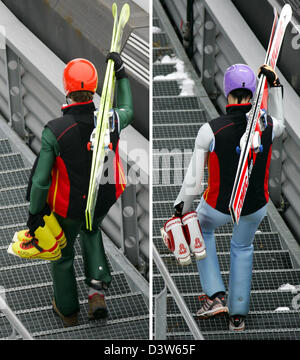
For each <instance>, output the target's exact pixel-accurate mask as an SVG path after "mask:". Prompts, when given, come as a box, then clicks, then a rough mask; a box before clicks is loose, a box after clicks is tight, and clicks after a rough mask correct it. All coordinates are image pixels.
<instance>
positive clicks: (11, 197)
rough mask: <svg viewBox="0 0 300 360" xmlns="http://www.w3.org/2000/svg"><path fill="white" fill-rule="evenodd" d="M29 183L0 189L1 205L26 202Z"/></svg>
mask: <svg viewBox="0 0 300 360" xmlns="http://www.w3.org/2000/svg"><path fill="white" fill-rule="evenodd" d="M26 192H27V185H21V186H14V187H9V188H2V189H0V207H5V206H9V205H14V204H16V203H20V201H24V202H26Z"/></svg>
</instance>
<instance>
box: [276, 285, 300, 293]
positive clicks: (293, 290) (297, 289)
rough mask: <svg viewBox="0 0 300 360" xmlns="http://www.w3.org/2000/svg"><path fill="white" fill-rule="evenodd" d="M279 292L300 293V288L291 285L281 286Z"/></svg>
mask: <svg viewBox="0 0 300 360" xmlns="http://www.w3.org/2000/svg"><path fill="white" fill-rule="evenodd" d="M278 290H279V291H291V292H297V291H299V286H295V285H291V284H283V285H280V287H279V289H278Z"/></svg>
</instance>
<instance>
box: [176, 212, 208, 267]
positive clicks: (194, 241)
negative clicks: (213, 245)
mask: <svg viewBox="0 0 300 360" xmlns="http://www.w3.org/2000/svg"><path fill="white" fill-rule="evenodd" d="M181 220H182V224H183V228H184V233H185V238H186V241H187V243H188V244H189V247H190V251H191V252H192V253H193V254H194V255H195V258H196V260H201V259H204V258H205V257H206V247H205V242H204V239H203V236H202V232H201V228H200V224H199V220H198V217H197V213H196V211H191V212H189V213H186V214H185V215H184V216H183V217H182V218H181Z"/></svg>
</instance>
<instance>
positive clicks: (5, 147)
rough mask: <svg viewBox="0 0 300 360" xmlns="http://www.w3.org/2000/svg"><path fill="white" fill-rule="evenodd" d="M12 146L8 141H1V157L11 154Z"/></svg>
mask: <svg viewBox="0 0 300 360" xmlns="http://www.w3.org/2000/svg"><path fill="white" fill-rule="evenodd" d="M11 152H12V150H11V146H10V143H9V141H8V139H0V155H2V154H8V153H11Z"/></svg>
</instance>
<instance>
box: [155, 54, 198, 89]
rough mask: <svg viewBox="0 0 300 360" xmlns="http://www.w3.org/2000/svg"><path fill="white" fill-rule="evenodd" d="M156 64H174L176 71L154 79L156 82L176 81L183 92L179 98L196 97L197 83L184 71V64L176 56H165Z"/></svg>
mask: <svg viewBox="0 0 300 360" xmlns="http://www.w3.org/2000/svg"><path fill="white" fill-rule="evenodd" d="M155 64H173V65H174V68H175V70H176V71H174V72H173V73H170V74H167V75H158V76H155V77H154V78H153V80H154V81H164V80H165V81H170V80H175V81H177V82H178V84H179V88H180V89H181V92H180V94H179V96H194V85H195V82H194V80H192V79H191V78H190V76H189V74H188V73H187V72H185V69H184V62H183V61H182V60H180V59H178V58H177V57H176V56H169V55H165V56H164V57H163V58H162V59H161V60H157V61H156V62H155Z"/></svg>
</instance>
